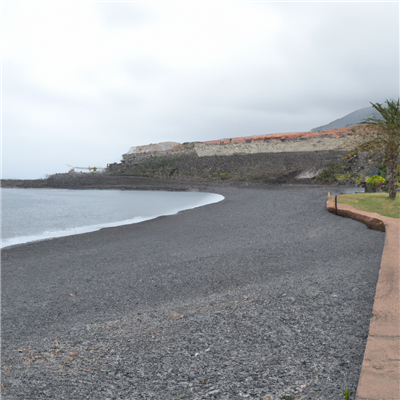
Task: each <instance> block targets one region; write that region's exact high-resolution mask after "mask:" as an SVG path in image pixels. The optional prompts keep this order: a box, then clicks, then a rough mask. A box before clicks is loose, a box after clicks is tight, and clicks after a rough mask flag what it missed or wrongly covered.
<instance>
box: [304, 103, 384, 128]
mask: <svg viewBox="0 0 400 400" xmlns="http://www.w3.org/2000/svg"><path fill="white" fill-rule="evenodd" d="M373 117H375V118H379V117H380V114H379V112H378V111H376V110H375V108H373V107H365V108H360V109H359V110H356V111H353V112H352V113H350V114H347V115H345V116H344V117H342V118H339V119H336V120H335V121H332V122H330V123H329V124H326V125H322V126H318V127H317V128H314V129H311V130H312V131H313V132H323V131H327V130H329V129H338V128H345V127H346V126H353V125H357V124H359V123H360V122H362V121H364V120H365V119H367V118H373Z"/></svg>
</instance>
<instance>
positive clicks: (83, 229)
mask: <svg viewBox="0 0 400 400" xmlns="http://www.w3.org/2000/svg"><path fill="white" fill-rule="evenodd" d="M224 198H225V197H224V196H222V195H220V194H211V193H210V195H209V196H207V198H206V199H205V200H204V201H202V202H200V203H197V204H196V205H193V206H189V207H185V208H180V209H174V210H171V211H170V212H167V213H163V214H157V215H153V216H146V217H141V216H137V217H134V218H131V219H126V220H123V221H114V222H107V223H101V224H96V225H90V226H80V227H76V228H71V229H65V230H60V231H46V232H43V233H40V234H36V235H29V236H18V237H13V238H6V239H3V238H2V239H1V244H0V248H5V247H9V246H14V245H17V244H23V243H29V242H36V241H41V240H48V239H54V238H59V237H64V236H71V235H80V234H82V233H89V232H95V231H98V230H100V229H103V228H113V227H117V226H122V225H130V224H137V223H139V222H143V221H149V220H151V219H155V218H158V217H161V216H167V215H175V214H177V213H178V212H180V211H184V210H192V209H194V208H197V207H202V206H205V205H208V204H213V203H218V202H220V201H222V200H224Z"/></svg>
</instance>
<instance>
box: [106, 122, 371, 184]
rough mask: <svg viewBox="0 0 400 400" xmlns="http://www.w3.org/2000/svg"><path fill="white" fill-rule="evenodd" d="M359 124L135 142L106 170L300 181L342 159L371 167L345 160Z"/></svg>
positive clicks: (176, 176)
mask: <svg viewBox="0 0 400 400" xmlns="http://www.w3.org/2000/svg"><path fill="white" fill-rule="evenodd" d="M357 129H359V128H358V127H345V128H338V129H330V130H326V131H323V132H312V131H309V132H297V133H286V134H276V135H264V136H248V137H241V138H229V139H221V140H214V141H208V142H192V143H183V144H179V143H173V142H167V143H160V144H157V145H154V144H151V145H148V146H141V147H140V148H138V147H136V148H131V149H130V151H129V152H128V153H126V154H124V155H123V158H122V161H121V163H114V164H110V165H108V168H107V172H108V173H111V174H114V175H134V176H141V177H158V178H169V179H207V180H209V179H232V180H238V181H265V182H299V183H300V182H306V181H307V182H308V181H312V180H315V179H316V178H317V177H318V175H319V173H320V171H321V170H323V169H324V168H325V167H327V166H328V165H330V164H343V166H344V168H345V169H346V170H347V171H350V170H354V173H360V172H361V173H362V172H368V171H367V169H368V168H369V167H370V166H371V164H368V162H367V161H366V162H367V164H366V165H358V164H360V159H359V157H353V159H352V160H350V161H348V162H347V163H345V162H344V161H343V160H342V157H344V156H345V155H347V154H348V153H349V151H350V150H351V149H352V148H353V146H354V145H353V143H352V140H353V137H354V133H355V132H356V131H357ZM356 159H357V160H358V164H357V160H356ZM364 161H365V160H364ZM364 161H363V163H362V164H365V162H364ZM355 166H356V167H355Z"/></svg>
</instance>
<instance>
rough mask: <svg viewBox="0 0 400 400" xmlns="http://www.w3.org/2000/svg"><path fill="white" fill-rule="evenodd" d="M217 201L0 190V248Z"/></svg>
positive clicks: (186, 195) (206, 196)
mask: <svg viewBox="0 0 400 400" xmlns="http://www.w3.org/2000/svg"><path fill="white" fill-rule="evenodd" d="M223 199H224V197H223V196H221V195H219V194H212V193H200V192H161V191H130V190H129V191H128V190H127V191H120V190H67V189H1V200H2V201H1V247H6V246H11V245H14V244H20V243H26V242H31V241H35V240H43V239H49V238H54V237H61V236H68V235H74V234H79V233H85V232H93V231H96V230H99V229H101V228H106V227H112V226H119V225H127V224H134V223H138V222H142V221H146V220H149V219H153V218H157V217H159V216H161V215H172V214H176V213H178V212H179V211H183V210H188V209H191V208H195V207H200V206H204V205H206V204H211V203H217V202H219V201H221V200H223Z"/></svg>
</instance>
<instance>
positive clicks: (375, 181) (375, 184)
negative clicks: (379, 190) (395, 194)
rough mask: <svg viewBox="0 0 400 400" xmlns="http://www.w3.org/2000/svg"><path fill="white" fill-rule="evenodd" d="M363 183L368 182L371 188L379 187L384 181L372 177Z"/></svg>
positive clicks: (379, 177)
mask: <svg viewBox="0 0 400 400" xmlns="http://www.w3.org/2000/svg"><path fill="white" fill-rule="evenodd" d="M365 181H366V182H368V183H369V184H370V185H371V186H372V187H379V186H382V185H383V184H384V183H385V182H386V179H385V178H383V177H382V176H379V175H373V176H372V177H371V178H367V179H366V180H365Z"/></svg>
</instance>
